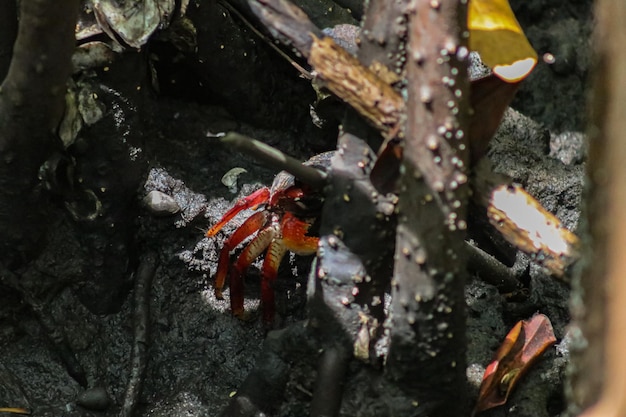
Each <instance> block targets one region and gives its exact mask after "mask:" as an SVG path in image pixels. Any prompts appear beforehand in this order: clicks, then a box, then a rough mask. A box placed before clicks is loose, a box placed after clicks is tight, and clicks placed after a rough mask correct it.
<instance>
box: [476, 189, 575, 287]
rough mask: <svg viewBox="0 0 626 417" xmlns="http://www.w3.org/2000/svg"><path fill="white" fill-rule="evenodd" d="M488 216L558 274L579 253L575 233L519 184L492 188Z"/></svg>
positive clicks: (525, 250) (494, 224) (507, 235)
mask: <svg viewBox="0 0 626 417" xmlns="http://www.w3.org/2000/svg"><path fill="white" fill-rule="evenodd" d="M487 217H488V218H489V221H490V222H491V224H492V225H493V226H495V227H496V229H498V230H499V231H500V233H502V235H503V236H504V238H505V239H506V240H507V241H508V242H509V243H511V244H513V245H514V246H515V247H517V248H519V249H520V250H522V251H523V252H525V253H526V254H529V255H531V256H532V258H533V260H535V261H537V262H538V263H540V264H541V265H543V266H545V267H546V268H548V270H549V271H550V272H551V273H552V274H553V275H555V276H557V277H559V278H564V275H563V274H564V272H565V268H566V267H567V266H568V265H569V264H570V263H571V261H572V260H573V259H575V258H576V257H577V249H576V248H577V246H578V238H577V237H576V235H574V234H573V233H572V232H570V231H569V230H567V229H566V228H565V227H564V226H563V225H562V224H561V221H560V220H559V219H558V218H557V217H556V216H555V215H553V214H552V213H550V212H548V211H547V210H546V209H545V208H543V206H541V204H540V203H539V202H538V201H537V200H535V198H534V197H532V196H531V195H530V194H528V192H526V191H525V190H524V189H523V188H522V187H521V186H520V185H515V184H512V185H505V184H503V185H499V186H497V187H495V188H493V189H491V190H490V193H489V204H488V205H487Z"/></svg>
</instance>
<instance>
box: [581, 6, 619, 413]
mask: <svg viewBox="0 0 626 417" xmlns="http://www.w3.org/2000/svg"><path fill="white" fill-rule="evenodd" d="M596 19H597V22H596V23H597V24H596V25H595V28H596V33H595V39H594V41H595V47H596V48H595V51H596V57H595V69H594V71H595V75H594V81H593V95H592V100H591V117H590V126H589V128H588V136H589V160H588V162H587V174H588V178H587V181H588V186H587V196H586V199H585V207H584V210H585V212H586V225H585V228H586V230H584V232H585V237H586V239H584V242H585V243H586V247H585V253H584V258H583V262H581V263H582V264H583V267H582V268H581V271H580V274H579V275H578V277H577V280H576V282H575V284H576V285H575V287H574V296H573V298H572V302H571V305H572V313H573V315H574V318H575V323H577V324H578V326H579V327H580V330H582V336H583V338H582V339H579V340H577V341H578V343H576V344H575V345H574V348H575V350H574V355H573V357H572V365H571V369H570V371H571V372H570V374H571V392H570V402H571V403H572V404H573V405H574V408H576V409H581V408H583V409H584V408H586V407H589V406H590V405H591V404H593V403H594V402H596V401H598V402H597V403H596V405H595V406H594V407H593V408H591V409H589V410H588V411H587V412H585V413H584V414H583V415H584V416H585V417H601V416H602V417H610V416H622V415H625V414H626V397H625V396H624V393H625V392H626V356H624V348H625V347H626V333H624V328H623V323H624V318H625V317H626V303H625V302H624V298H625V297H626V280H625V279H624V275H625V274H626V268H625V266H624V262H623V256H624V253H623V251H624V248H625V247H626V215H625V214H624V207H626V164H624V161H625V160H626V142H625V141H624V138H623V136H624V131H626V119H624V108H626V53H625V52H624V48H623V45H624V43H625V42H626V28H624V25H623V22H624V19H626V4H625V3H624V2H614V1H611V0H598V1H597V2H596ZM574 334H577V332H575V333H574Z"/></svg>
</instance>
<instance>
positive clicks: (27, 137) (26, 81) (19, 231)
mask: <svg viewBox="0 0 626 417" xmlns="http://www.w3.org/2000/svg"><path fill="white" fill-rule="evenodd" d="M77 13H78V1H77V0H61V1H54V0H30V1H22V2H21V9H20V25H19V31H18V35H17V40H16V43H15V47H14V50H13V57H12V60H11V64H10V66H9V69H8V73H7V76H6V78H5V79H4V81H3V83H2V85H1V86H0V132H2V133H1V134H0V155H1V157H2V158H1V160H0V230H2V231H3V239H2V243H1V244H0V253H2V258H0V259H1V260H2V261H3V262H5V263H6V264H7V266H9V267H12V268H14V267H16V266H18V265H20V264H22V263H23V262H24V261H25V260H26V258H28V256H29V254H32V252H33V251H34V250H35V249H36V246H37V243H38V242H39V240H40V237H41V236H42V235H43V233H44V232H45V230H46V204H45V202H44V198H43V196H42V193H41V191H40V190H39V187H38V183H39V181H38V178H37V175H38V171H39V168H40V166H41V165H42V163H43V162H44V160H45V159H46V157H47V155H48V154H49V152H50V150H51V149H52V147H53V140H54V136H55V134H56V128H57V126H58V124H59V122H60V120H61V117H62V115H63V109H64V97H65V90H66V88H65V83H66V81H67V79H68V77H69V76H70V74H71V69H72V67H71V60H70V59H71V55H72V51H73V49H74V26H75V24H76V18H77Z"/></svg>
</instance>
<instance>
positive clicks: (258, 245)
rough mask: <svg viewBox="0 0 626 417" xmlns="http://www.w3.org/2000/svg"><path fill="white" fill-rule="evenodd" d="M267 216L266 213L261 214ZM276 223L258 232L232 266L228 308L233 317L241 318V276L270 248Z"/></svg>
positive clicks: (275, 230) (276, 233) (275, 235)
mask: <svg viewBox="0 0 626 417" xmlns="http://www.w3.org/2000/svg"><path fill="white" fill-rule="evenodd" d="M262 213H265V214H266V215H267V212H262ZM279 233H280V232H279V225H278V223H272V224H271V225H270V226H269V227H267V228H265V229H263V230H261V231H259V233H258V234H257V235H256V236H255V237H254V239H252V241H251V242H250V243H248V246H246V247H245V249H244V250H243V252H241V255H239V258H237V261H236V262H235V264H234V265H233V268H232V270H231V274H230V308H231V310H232V312H233V315H235V316H237V317H242V316H243V311H244V309H243V295H244V294H243V274H244V273H245V272H246V269H248V267H249V266H250V264H251V263H252V261H254V260H255V259H256V258H257V257H259V255H261V253H263V251H264V250H265V249H266V248H267V247H268V246H270V244H271V243H272V241H273V240H274V239H275V238H276V237H277V236H278V235H279Z"/></svg>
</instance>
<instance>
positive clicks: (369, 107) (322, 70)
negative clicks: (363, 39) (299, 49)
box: [309, 36, 404, 136]
mask: <svg viewBox="0 0 626 417" xmlns="http://www.w3.org/2000/svg"><path fill="white" fill-rule="evenodd" d="M309 63H310V64H311V66H312V67H313V69H314V70H315V75H316V78H317V79H318V80H320V81H321V82H322V83H323V86H324V87H326V88H327V89H328V90H330V91H331V92H332V93H333V94H335V95H336V96H337V97H339V98H340V99H341V100H343V101H344V102H346V103H347V104H349V105H350V106H351V107H352V108H354V109H355V110H356V111H357V112H359V114H360V115H361V116H363V117H365V119H366V120H367V121H368V122H370V123H371V124H372V125H373V126H374V127H376V128H377V129H378V130H379V131H380V132H381V133H383V135H390V136H393V135H394V133H395V132H397V131H398V121H399V120H400V115H401V114H403V113H404V100H402V97H401V96H400V94H398V93H397V92H396V91H395V90H394V89H393V87H391V86H390V85H389V84H387V83H385V82H384V81H383V80H382V79H381V78H380V77H379V76H378V75H376V73H375V72H374V71H372V70H370V69H369V68H367V67H365V66H363V65H362V64H361V63H360V62H359V60H358V59H357V58H356V57H354V56H352V55H350V54H349V53H348V52H347V51H346V50H345V49H343V48H342V47H340V46H339V45H337V44H336V43H335V41H333V40H332V38H328V37H327V38H322V39H320V38H317V37H315V36H313V44H312V46H311V51H310V55H309Z"/></svg>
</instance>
